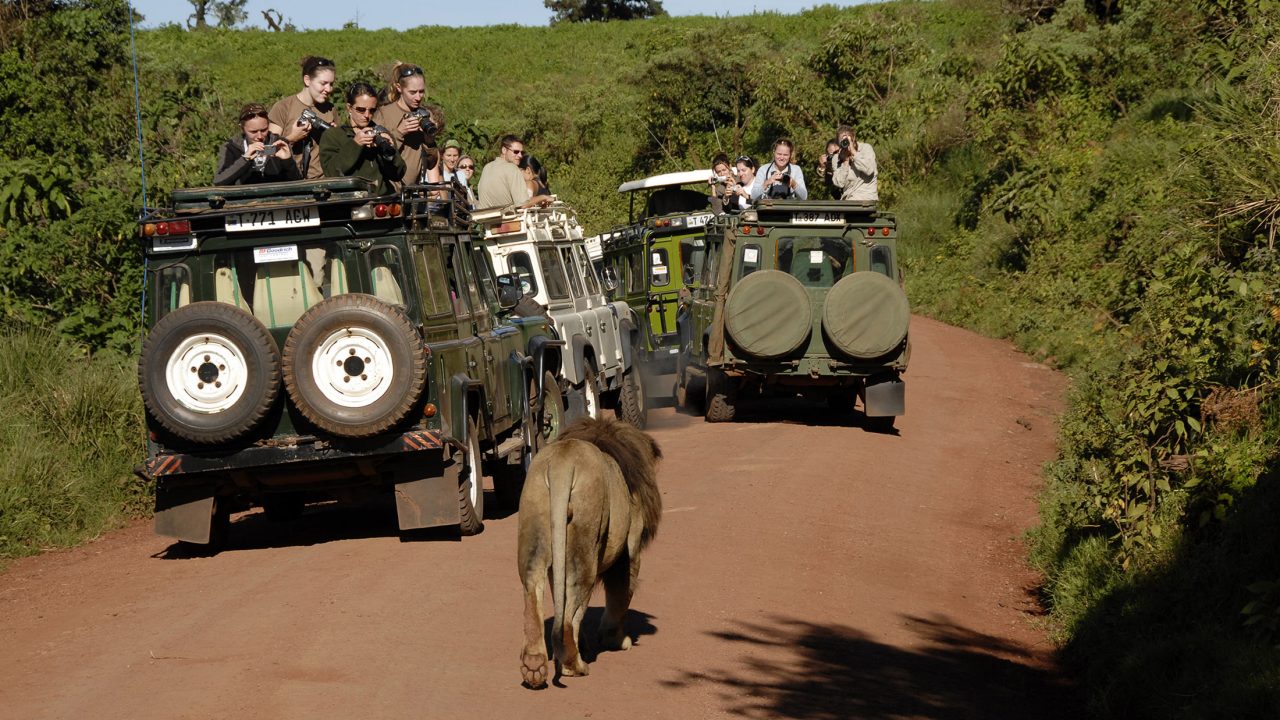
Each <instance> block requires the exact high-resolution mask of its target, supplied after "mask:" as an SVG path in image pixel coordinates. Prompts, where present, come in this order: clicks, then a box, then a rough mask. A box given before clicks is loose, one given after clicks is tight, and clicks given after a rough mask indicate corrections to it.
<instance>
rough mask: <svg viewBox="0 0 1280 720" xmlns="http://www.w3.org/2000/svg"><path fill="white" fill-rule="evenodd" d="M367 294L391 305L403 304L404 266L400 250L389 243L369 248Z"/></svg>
mask: <svg viewBox="0 0 1280 720" xmlns="http://www.w3.org/2000/svg"><path fill="white" fill-rule="evenodd" d="M368 258H369V294H371V295H373V296H374V297H376V298H378V299H379V300H382V301H383V302H386V303H389V304H391V305H399V306H401V307H403V306H404V287H403V285H404V283H403V282H401V280H402V279H403V278H404V276H405V272H404V266H403V265H402V264H401V263H400V251H399V250H398V249H397V248H395V247H392V246H390V245H382V246H377V247H374V248H372V249H370V250H369V253H368Z"/></svg>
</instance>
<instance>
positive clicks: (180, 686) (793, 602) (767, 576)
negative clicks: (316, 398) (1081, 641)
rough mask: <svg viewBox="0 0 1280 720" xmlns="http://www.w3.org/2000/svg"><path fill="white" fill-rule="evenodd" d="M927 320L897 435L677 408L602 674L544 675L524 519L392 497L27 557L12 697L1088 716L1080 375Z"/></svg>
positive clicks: (11, 666)
mask: <svg viewBox="0 0 1280 720" xmlns="http://www.w3.org/2000/svg"><path fill="white" fill-rule="evenodd" d="M912 331H913V332H912V337H913V354H912V367H911V370H910V372H909V373H908V374H907V378H906V379H907V383H908V384H907V387H908V397H907V402H908V413H909V414H908V415H906V416H905V417H903V418H899V422H898V430H899V433H898V434H896V435H881V434H875V433H870V432H867V431H864V430H863V429H862V428H861V427H859V426H858V421H857V419H856V418H852V417H843V416H840V415H836V414H832V413H830V412H829V411H827V410H826V408H825V406H819V405H816V404H813V403H808V402H803V401H800V400H793V401H785V402H778V401H770V402H768V403H767V404H760V405H757V406H755V409H754V410H752V409H748V410H747V411H746V416H745V419H744V421H743V422H738V423H731V424H724V425H709V424H706V423H704V422H703V421H702V420H701V419H700V418H696V417H690V416H687V415H681V414H677V413H675V412H674V411H673V410H672V409H670V408H665V409H660V410H657V411H655V412H654V414H653V415H652V428H651V430H652V432H653V434H654V436H655V437H656V438H657V439H658V441H659V442H660V443H661V445H662V447H663V450H664V452H665V453H666V460H665V461H664V463H663V464H662V466H661V468H660V470H661V472H660V478H659V481H660V484H661V486H662V489H663V497H664V502H665V504H666V513H665V517H664V519H663V525H662V527H661V529H660V531H659V533H658V539H657V541H656V542H655V543H654V545H653V547H652V548H651V549H650V550H649V552H648V553H647V555H646V556H645V558H644V568H643V571H642V572H641V578H642V584H641V587H640V590H639V592H638V593H637V595H636V598H635V601H634V603H633V607H632V611H631V614H630V616H629V617H628V627H629V628H630V631H631V633H632V635H633V637H637V638H638V642H637V643H636V645H635V647H633V648H632V649H631V650H629V651H626V652H611V653H602V654H600V656H599V657H598V658H594V653H593V650H592V649H591V646H590V644H589V643H588V645H587V647H586V657H587V659H588V660H593V659H594V660H595V661H594V662H593V663H592V665H591V675H590V676H589V677H586V678H566V679H565V680H564V681H563V685H564V687H552V688H549V689H548V690H545V691H541V692H533V691H530V690H526V689H524V688H522V687H521V686H520V673H519V652H520V648H521V641H522V638H521V622H520V612H521V607H522V605H521V593H520V583H519V579H518V577H517V575H516V567H515V536H516V518H515V517H514V516H511V517H506V518H502V519H497V520H488V521H487V522H486V524H485V531H484V533H482V534H481V535H480V536H478V537H474V538H466V539H465V540H464V541H463V542H451V541H449V540H448V539H445V538H441V537H435V538H430V539H427V540H424V541H415V542H402V541H401V540H400V539H399V538H398V537H397V535H396V531H395V521H394V513H393V511H392V510H391V508H390V507H389V506H388V507H380V508H374V509H365V510H351V509H336V508H335V509H316V510H312V511H311V512H309V513H308V514H306V515H304V516H303V518H302V519H300V520H298V521H296V522H295V523H292V524H291V525H284V526H273V525H271V524H269V523H267V522H266V521H265V520H264V519H263V518H262V516H261V515H260V514H250V515H246V516H242V517H240V518H238V519H237V521H236V522H235V523H233V525H232V537H231V546H230V548H229V549H228V550H226V551H224V552H222V553H221V554H219V555H217V556H214V557H210V558H196V559H167V558H168V556H169V555H170V554H171V552H169V548H170V544H169V542H168V541H166V540H164V539H162V538H159V537H156V536H154V535H152V534H151V531H150V528H149V527H145V526H135V527H132V528H129V529H126V530H124V531H121V532H118V533H114V534H111V535H109V536H107V537H106V538H103V539H101V540H99V541H97V542H94V543H91V544H88V545H86V546H83V547H81V548H78V549H75V550H70V551H66V552H56V553H49V554H46V555H44V556H41V557H37V558H31V559H27V560H22V561H18V562H15V563H13V564H12V565H11V567H10V569H9V571H8V572H6V573H4V574H3V575H0V677H3V678H4V679H5V680H4V683H3V685H2V686H0V717H3V718H84V717H94V718H104V719H105V718H129V719H137V718H166V719H168V718H209V717H233V718H255V717H263V718H267V717H271V718H274V717H313V718H330V717H335V718H337V717H361V718H364V717H369V718H381V717H396V718H401V717H448V716H462V715H464V714H470V715H471V716H474V717H479V718H485V717H504V718H525V717H527V718H564V717H645V718H690V717H726V716H742V717H751V718H756V717H761V718H763V717H792V718H915V717H919V718H970V717H972V718H1027V717H1036V718H1044V717H1075V716H1077V715H1078V713H1077V712H1076V711H1075V710H1076V704H1075V702H1074V698H1073V695H1072V691H1071V689H1070V687H1069V684H1068V683H1066V682H1064V681H1063V679H1062V678H1061V673H1060V672H1059V671H1058V669H1057V668H1056V666H1055V663H1054V660H1053V657H1052V647H1051V645H1050V644H1049V642H1048V641H1047V640H1046V638H1045V633H1044V631H1043V630H1042V629H1040V628H1039V627H1038V623H1037V619H1038V618H1037V608H1036V605H1035V602H1034V599H1033V596H1032V588H1034V586H1035V583H1036V576H1035V574H1034V573H1033V572H1032V571H1030V570H1029V569H1028V568H1027V567H1026V565H1025V563H1024V560H1023V557H1024V554H1025V548H1024V546H1023V543H1022V539H1021V538H1022V533H1023V531H1024V530H1026V529H1027V528H1028V527H1030V526H1032V525H1033V524H1034V523H1035V521H1036V517H1035V502H1034V495H1035V493H1036V491H1037V489H1038V488H1039V485H1040V481H1039V469H1040V466H1041V464H1042V463H1044V462H1045V461H1047V460H1049V459H1051V458H1052V456H1053V451H1054V445H1053V443H1054V432H1055V427H1054V418H1055V417H1056V415H1057V413H1058V412H1059V411H1060V409H1061V397H1062V394H1063V392H1064V389H1065V386H1066V383H1065V381H1064V380H1063V378H1062V377H1061V376H1059V375H1058V374H1056V373H1054V372H1052V371H1050V370H1048V369H1046V368H1045V367H1043V366H1041V365H1038V364H1035V363H1032V362H1030V361H1028V360H1027V359H1026V358H1025V357H1024V356H1022V355H1019V354H1018V353H1016V352H1014V351H1013V350H1012V349H1010V347H1009V346H1008V345H1007V344H1005V343H1001V342H997V341H993V340H988V339H984V338H982V337H979V336H976V335H973V334H971V333H968V332H965V331H962V330H957V329H955V328H951V327H948V326H946V325H942V324H939V323H936V322H932V321H930V320H927V319H924V318H915V319H914V321H913V326H912ZM766 412H767V413H768V414H766ZM601 604H602V600H601V598H599V597H597V600H596V603H595V605H593V609H592V612H590V613H589V614H588V617H587V621H586V622H585V623H584V625H583V627H584V629H586V628H588V627H592V628H593V627H594V622H597V621H598V618H599V606H600V605H601Z"/></svg>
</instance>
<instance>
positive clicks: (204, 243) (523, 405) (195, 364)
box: [138, 178, 564, 544]
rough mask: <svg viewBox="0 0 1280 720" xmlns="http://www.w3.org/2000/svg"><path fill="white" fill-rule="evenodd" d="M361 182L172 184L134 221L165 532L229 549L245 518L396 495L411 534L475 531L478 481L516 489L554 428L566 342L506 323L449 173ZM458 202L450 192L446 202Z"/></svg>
mask: <svg viewBox="0 0 1280 720" xmlns="http://www.w3.org/2000/svg"><path fill="white" fill-rule="evenodd" d="M372 189H373V186H372V185H370V184H369V183H367V182H366V181H364V180H361V179H359V178H333V179H325V180H315V181H298V182H286V183H270V184H262V185H246V186H238V187H207V188H193V189H186V190H178V191H175V192H174V193H173V194H172V198H173V207H172V210H171V211H170V212H167V213H165V214H164V216H163V217H153V218H149V219H146V220H144V221H143V222H142V225H141V228H140V229H141V233H142V236H143V238H144V241H145V257H146V262H147V269H148V277H149V281H148V293H147V296H146V303H145V307H146V324H147V328H148V333H147V338H146V341H145V343H144V344H143V348H142V355H141V358H140V361H139V368H138V379H139V384H140V386H141V391H142V397H143V400H144V404H145V406H146V422H147V426H148V429H149V431H150V432H149V442H148V446H147V450H148V452H147V460H146V462H145V463H144V464H143V465H142V467H141V468H140V469H139V473H140V474H141V475H142V476H143V477H145V478H146V479H148V480H151V481H154V482H155V495H156V514H155V527H156V531H157V532H158V533H159V534H161V535H165V536H169V537H173V538H177V539H179V540H182V541H186V542H188V543H196V544H201V543H211V542H212V543H218V542H220V541H221V540H222V539H223V538H224V537H225V532H226V528H227V526H228V522H229V514H230V512H232V511H233V510H239V509H245V508H248V507H252V506H262V507H263V508H264V510H265V512H266V513H267V515H268V516H269V517H277V518H289V517H293V516H296V515H297V514H298V513H300V512H302V510H303V507H304V505H305V503H307V502H310V501H315V500H331V499H338V500H347V499H353V498H354V499H359V498H361V497H363V496H368V495H370V494H376V493H391V492H394V496H395V502H396V510H397V516H398V520H399V526H400V528H402V529H404V530H410V529H416V528H426V527H435V526H448V525H455V526H458V527H459V528H460V529H461V532H462V534H464V535H469V534H474V533H476V532H479V531H480V529H481V522H482V519H483V517H484V492H483V485H482V479H483V475H482V473H488V474H492V475H493V479H494V486H495V490H496V491H497V494H498V496H499V499H501V500H505V501H510V499H511V497H512V495H513V494H514V493H516V492H518V488H519V485H520V483H521V482H522V480H523V473H524V469H525V468H526V467H527V464H528V462H529V461H530V460H531V456H532V454H533V453H534V452H536V450H537V447H538V445H539V443H540V442H542V441H543V440H546V439H548V438H549V437H550V436H552V435H554V434H555V433H557V432H558V427H559V423H560V421H561V420H562V418H563V409H564V408H563V400H562V397H561V395H560V390H559V385H558V382H559V381H558V379H557V377H556V375H557V374H558V370H559V367H560V356H561V351H562V347H563V345H564V343H563V342H561V341H560V340H558V339H556V338H555V336H554V333H553V331H552V329H551V328H550V326H549V325H548V323H547V321H546V319H545V318H541V317H534V318H508V317H507V312H508V308H510V307H512V306H514V304H515V302H516V300H517V297H516V296H515V294H514V292H511V291H508V292H507V293H506V294H505V296H504V295H500V293H499V290H498V287H497V284H496V283H495V280H494V275H493V271H492V266H491V265H490V263H489V257H488V255H487V254H486V253H485V252H484V249H483V248H482V247H480V245H479V244H478V243H477V242H476V241H475V240H474V239H473V238H472V236H471V234H470V227H471V225H470V218H469V216H468V213H467V211H466V209H465V208H466V205H465V203H460V202H455V200H454V199H453V197H452V195H450V194H449V193H450V192H451V191H450V190H449V189H448V188H447V186H421V187H409V188H406V189H405V190H404V191H403V192H402V193H401V194H400V195H398V196H389V197H381V198H375V197H372ZM441 196H444V197H446V198H448V199H439V198H440V197H441Z"/></svg>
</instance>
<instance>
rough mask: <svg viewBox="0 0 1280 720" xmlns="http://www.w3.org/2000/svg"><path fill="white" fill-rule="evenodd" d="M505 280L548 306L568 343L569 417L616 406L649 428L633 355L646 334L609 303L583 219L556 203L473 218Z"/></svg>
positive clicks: (625, 310) (619, 305) (626, 310)
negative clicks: (584, 232)
mask: <svg viewBox="0 0 1280 720" xmlns="http://www.w3.org/2000/svg"><path fill="white" fill-rule="evenodd" d="M472 220H473V221H474V222H476V223H478V224H480V225H481V226H482V227H484V229H485V235H484V237H485V246H486V247H487V248H488V250H489V254H490V255H491V256H492V258H493V264H494V267H495V268H496V269H497V272H498V273H499V274H500V275H508V274H509V275H512V276H514V277H513V278H512V284H513V285H517V286H519V287H520V289H521V291H522V293H523V294H525V295H528V296H530V297H531V298H532V299H533V300H534V301H535V302H537V303H538V304H539V305H541V306H543V307H545V308H546V309H547V316H548V317H550V318H551V321H552V322H553V323H554V325H555V329H556V332H557V334H558V335H559V336H560V338H561V339H563V340H564V341H565V343H566V348H565V351H566V353H567V354H566V355H565V356H564V362H563V368H564V380H565V382H566V384H567V387H566V388H564V389H565V391H566V392H567V393H568V400H569V407H568V417H569V418H570V419H573V418H575V417H577V416H579V415H583V414H585V415H589V416H591V417H599V416H600V413H601V412H602V410H604V409H609V408H611V409H613V410H614V411H615V412H616V413H617V415H618V417H620V418H622V419H623V420H624V421H626V422H629V423H631V424H632V425H635V426H636V427H638V428H641V429H643V428H644V426H645V421H646V418H647V416H648V413H647V411H646V409H645V408H646V406H645V402H644V391H643V389H642V386H641V381H640V378H639V373H638V372H637V371H636V370H635V363H636V358H635V352H636V348H637V347H638V346H639V343H640V331H639V328H638V327H637V323H636V320H635V314H634V313H633V312H632V310H631V308H630V306H628V305H627V304H626V303H625V302H622V301H616V302H609V301H608V300H606V299H605V296H604V291H603V290H602V289H601V287H600V279H599V277H597V275H596V270H595V266H594V265H592V263H591V258H590V256H589V255H588V252H587V246H586V244H585V242H584V240H583V237H582V226H581V225H579V224H578V218H577V214H576V213H575V212H574V211H573V209H572V208H570V207H569V206H568V205H566V204H564V203H562V202H558V201H557V202H555V203H552V204H551V205H549V206H547V207H545V208H529V209H527V210H511V209H503V208H493V209H490V210H481V211H478V212H476V213H475V214H473V215H472Z"/></svg>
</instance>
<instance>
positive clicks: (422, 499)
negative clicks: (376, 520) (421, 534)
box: [396, 474, 459, 530]
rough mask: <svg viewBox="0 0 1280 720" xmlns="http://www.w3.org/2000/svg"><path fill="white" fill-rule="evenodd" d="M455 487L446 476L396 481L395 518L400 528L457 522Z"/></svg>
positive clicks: (438, 525)
mask: <svg viewBox="0 0 1280 720" xmlns="http://www.w3.org/2000/svg"><path fill="white" fill-rule="evenodd" d="M458 519H459V515H458V488H457V486H453V487H451V486H450V485H449V479H448V478H445V477H443V476H442V475H441V474H437V475H436V476H435V477H426V478H423V477H419V478H417V479H414V480H406V481H404V482H397V483H396V520H397V521H398V522H399V524H400V529H401V530H419V529H422V528H430V527H441V526H443V525H457V524H458Z"/></svg>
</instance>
